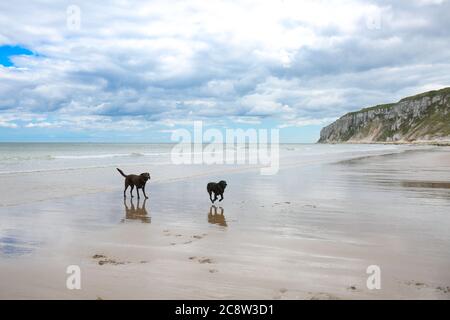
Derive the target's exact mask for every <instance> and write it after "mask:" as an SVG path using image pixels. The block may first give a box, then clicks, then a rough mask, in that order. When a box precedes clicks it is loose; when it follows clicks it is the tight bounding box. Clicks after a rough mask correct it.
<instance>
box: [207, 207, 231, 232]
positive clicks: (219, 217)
mask: <svg viewBox="0 0 450 320" xmlns="http://www.w3.org/2000/svg"><path fill="white" fill-rule="evenodd" d="M223 212H224V210H223V208H222V207H219V213H217V207H216V206H214V205H212V206H211V208H209V213H208V222H209V223H212V224H218V225H219V226H222V227H226V226H227V221H226V220H225V216H224V215H223Z"/></svg>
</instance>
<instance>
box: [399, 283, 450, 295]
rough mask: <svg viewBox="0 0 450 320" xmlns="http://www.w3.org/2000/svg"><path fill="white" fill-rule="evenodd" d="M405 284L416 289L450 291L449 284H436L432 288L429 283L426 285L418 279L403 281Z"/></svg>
mask: <svg viewBox="0 0 450 320" xmlns="http://www.w3.org/2000/svg"><path fill="white" fill-rule="evenodd" d="M405 284H407V285H408V286H412V287H415V288H416V289H419V290H420V289H426V288H428V289H434V290H436V291H437V292H439V293H450V287H449V286H437V287H436V288H433V287H432V286H431V285H428V284H426V283H424V282H420V281H405Z"/></svg>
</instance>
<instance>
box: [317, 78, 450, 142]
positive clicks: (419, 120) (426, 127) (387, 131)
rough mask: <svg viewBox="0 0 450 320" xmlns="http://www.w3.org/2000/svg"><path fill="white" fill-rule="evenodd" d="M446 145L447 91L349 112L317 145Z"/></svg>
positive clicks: (449, 123)
mask: <svg viewBox="0 0 450 320" xmlns="http://www.w3.org/2000/svg"><path fill="white" fill-rule="evenodd" d="M342 142H348V143H351V142H354V143H375V142H398V143H402V142H403V143H408V142H450V87H449V88H444V89H441V90H437V91H430V92H425V93H422V94H418V95H415V96H412V97H408V98H404V99H402V100H400V101H399V102H397V103H391V104H384V105H378V106H374V107H370V108H365V109H362V110H360V111H356V112H350V113H348V114H346V115H344V116H342V117H341V118H340V119H338V120H336V121H335V122H333V123H332V124H330V125H329V126H327V127H325V128H323V129H322V131H321V132H320V139H319V143H342Z"/></svg>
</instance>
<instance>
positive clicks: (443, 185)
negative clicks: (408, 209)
mask: <svg viewBox="0 0 450 320" xmlns="http://www.w3.org/2000/svg"><path fill="white" fill-rule="evenodd" d="M402 186H403V187H406V188H431V189H450V182H440V181H402Z"/></svg>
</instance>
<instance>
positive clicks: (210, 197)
mask: <svg viewBox="0 0 450 320" xmlns="http://www.w3.org/2000/svg"><path fill="white" fill-rule="evenodd" d="M208 193H209V200H211V202H212V203H214V200H213V199H212V196H211V194H212V192H211V191H208Z"/></svg>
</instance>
